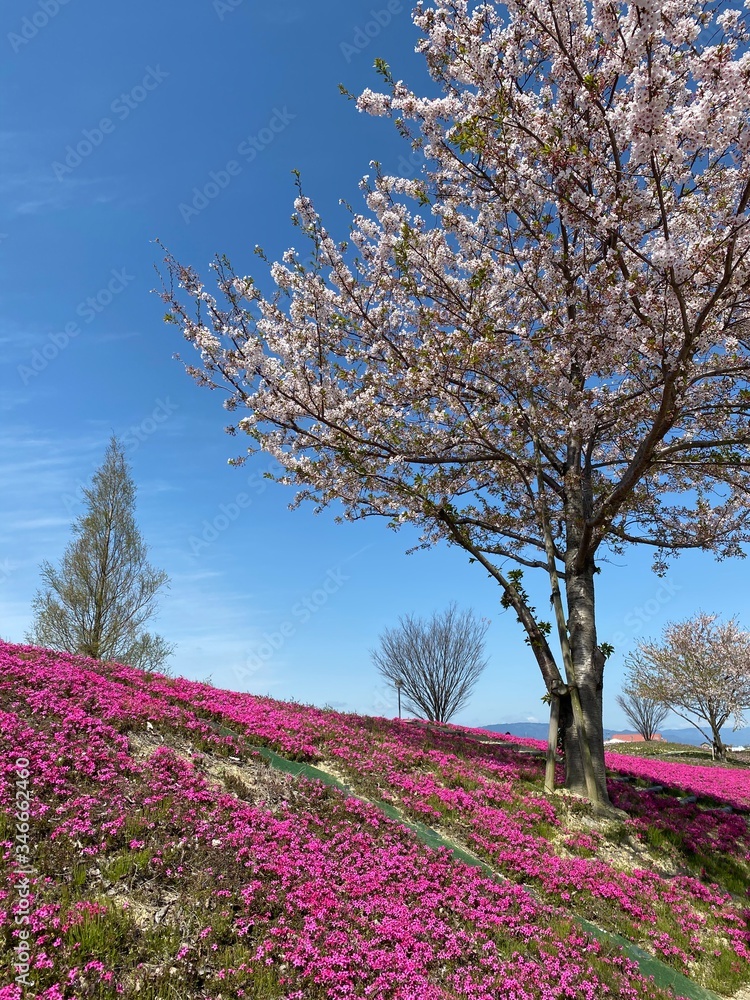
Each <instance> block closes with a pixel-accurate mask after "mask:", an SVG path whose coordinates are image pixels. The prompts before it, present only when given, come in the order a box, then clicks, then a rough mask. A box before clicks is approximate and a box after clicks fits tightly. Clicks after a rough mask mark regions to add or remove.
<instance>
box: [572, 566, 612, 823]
mask: <svg viewBox="0 0 750 1000" xmlns="http://www.w3.org/2000/svg"><path fill="white" fill-rule="evenodd" d="M594 571H595V566H594V561H593V559H591V558H589V559H586V560H585V562H584V565H583V568H580V567H579V566H578V565H577V559H576V554H575V553H571V554H570V558H568V559H566V569H565V573H566V596H567V603H568V612H569V618H568V631H569V634H570V652H571V658H572V667H573V673H574V676H573V677H571V678H569V682H570V686H571V687H572V688H573V691H572V692H571V693H569V694H568V695H566V696H565V697H564V698H563V699H562V702H561V705H560V728H561V730H562V733H563V748H564V753H565V787H566V788H567V789H569V790H570V791H572V792H576V793H577V794H580V795H584V796H586V797H587V798H589V799H591V798H592V796H591V794H590V788H589V787H588V785H587V782H586V760H585V755H586V754H587V753H588V754H590V758H591V766H592V770H593V780H594V782H595V785H596V798H597V799H598V800H599V803H600V804H601V805H603V806H605V807H608V806H610V805H611V803H610V800H609V795H608V793H607V781H606V768H605V764H604V729H603V724H602V694H603V689H604V655H603V654H602V652H601V650H600V649H599V648H598V645H597V641H596V620H595V607H594ZM576 693H577V694H578V697H579V699H580V706H581V715H582V719H583V729H584V732H583V733H582V732H581V731H580V729H581V727H580V725H577V724H576V721H575V719H574V714H575V713H574V708H575V705H574V703H573V699H574V698H575V696H576Z"/></svg>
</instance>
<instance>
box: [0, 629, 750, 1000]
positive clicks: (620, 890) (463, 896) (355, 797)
mask: <svg viewBox="0 0 750 1000" xmlns="http://www.w3.org/2000/svg"><path fill="white" fill-rule="evenodd" d="M484 739H487V740H488V742H483V740H484ZM269 751H275V753H276V754H278V755H280V757H281V758H284V759H285V760H286V761H287V762H288V761H291V760H297V761H302V762H304V761H308V762H312V763H315V765H316V767H318V768H320V769H322V770H323V771H324V772H327V773H330V774H333V775H335V776H337V777H338V778H339V779H340V780H341V781H342V782H343V783H345V785H346V786H347V787H348V788H349V789H350V791H351V794H346V793H344V792H341V791H338V790H336V789H334V788H330V787H327V786H325V785H324V784H322V783H321V782H318V781H310V780H306V779H305V778H304V777H299V778H294V777H292V776H290V775H288V774H284V773H282V772H281V771H279V770H276V769H274V768H273V767H271V766H269V764H268V762H267V760H266V757H264V756H263V754H265V755H266V756H268V753H269ZM275 759H278V758H275ZM628 763H631V759H629V760H628ZM542 769H543V762H542V761H540V760H538V759H537V758H536V757H535V756H534V752H533V747H532V746H529V745H526V746H523V745H518V743H515V744H511V743H507V742H506V743H503V741H502V740H497V739H492V740H490V735H489V734H483V733H481V732H476V731H469V730H462V729H460V728H458V727H449V728H448V729H447V730H444V731H443V730H434V731H433V730H432V729H429V728H428V729H426V728H424V727H417V726H410V725H408V724H405V723H403V724H399V723H398V722H388V721H386V720H383V719H371V718H366V717H357V716H351V715H339V714H337V713H334V712H329V711H321V710H318V709H314V708H307V707H304V706H299V705H286V704H282V703H278V702H273V701H271V700H269V699H265V698H255V697H253V696H251V695H246V694H236V693H232V692H226V691H219V690H216V689H214V688H212V687H210V686H209V685H205V684H196V683H193V682H189V681H186V680H182V679H167V678H164V677H161V676H155V675H147V674H144V673H141V672H139V671H136V670H133V669H132V668H129V667H125V666H121V665H117V664H106V665H105V664H100V663H95V662H93V661H90V660H85V659H82V658H76V657H71V656H67V655H64V654H57V653H52V652H49V651H45V650H39V649H34V648H30V647H21V646H10V645H7V644H2V645H0V841H1V842H2V852H3V865H4V867H5V869H6V872H7V876H8V877H7V878H5V879H4V880H3V883H2V889H0V922H1V923H2V930H1V931H0V933H2V934H3V935H4V943H5V944H6V946H7V947H6V948H5V949H4V950H3V952H2V956H3V957H2V958H0V984H1V983H3V982H4V983H6V984H7V985H6V986H4V987H3V986H2V985H0V1000H18V998H20V997H21V996H22V995H23V994H22V990H23V989H32V988H33V991H34V994H33V995H37V996H39V997H41V998H43V1000H60V998H73V997H76V998H78V997H116V996H123V997H130V996H132V997H136V996H138V997H165V998H166V997H201V998H209V997H210V998H218V997H235V996H242V997H253V998H286V1000H291V998H300V1000H301V998H303V997H304V998H305V1000H307V998H310V1000H314V998H344V997H356V996H370V997H377V998H393V1000H420V998H422V1000H438V998H449V997H450V998H458V997H462V998H463V997H466V998H475V1000H480V998H481V1000H490V998H493V1000H494V998H496V997H499V996H502V997H509V998H517V1000H522V998H523V1000H527V998H533V1000H542V998H545V1000H547V998H557V997H560V998H563V997H571V998H592V1000H593V998H595V997H596V998H598V997H606V996H611V997H626V998H627V997H632V998H643V1000H645V998H660V997H662V996H664V997H666V996H667V994H666V993H663V992H662V991H661V989H660V988H659V987H658V986H657V985H655V984H654V983H653V982H650V981H648V980H647V979H645V978H644V977H643V975H642V974H641V973H639V971H638V970H637V967H636V966H635V965H633V963H632V961H631V960H630V959H629V958H628V957H627V956H626V955H624V954H623V953H622V952H621V951H620V950H619V949H618V948H617V947H615V946H613V945H612V944H611V943H609V942H608V941H607V939H606V938H604V939H603V941H602V940H597V939H595V938H592V937H590V936H589V935H588V934H587V933H586V932H584V931H583V930H582V929H581V924H580V923H579V922H578V918H584V919H586V920H590V921H592V922H593V923H594V924H596V925H597V926H599V927H603V928H605V929H607V930H610V931H619V932H620V933H622V934H624V935H625V937H627V938H629V939H630V940H633V941H637V942H638V943H639V944H640V945H641V946H642V947H643V948H645V949H647V950H648V951H649V952H650V953H651V954H652V955H654V956H655V957H657V958H659V959H660V960H661V961H662V962H664V963H666V964H667V965H669V966H670V967H671V968H673V969H674V970H677V971H678V972H680V973H682V974H684V975H686V976H688V977H689V978H690V979H692V980H693V981H694V982H698V983H702V984H703V985H704V986H706V987H709V988H712V989H714V990H717V991H720V992H723V993H726V994H729V993H731V992H733V991H734V990H735V989H736V988H737V987H738V986H739V985H740V984H742V983H743V982H746V981H748V980H750V950H749V948H748V945H749V944H750V940H749V937H748V922H747V917H748V913H747V909H746V906H747V899H746V896H745V887H746V885H747V876H748V871H750V868H749V866H748V855H749V854H750V838H749V837H748V827H747V822H746V817H745V816H744V814H738V813H736V812H732V813H725V812H722V811H718V810H716V809H715V808H712V806H713V805H714V803H710V802H705V801H701V800H699V801H698V802H693V803H687V804H682V803H680V802H679V800H678V798H677V797H675V796H665V795H663V794H662V795H657V794H654V793H648V792H642V791H638V790H637V787H636V786H635V783H633V782H626V781H617V780H613V781H612V782H611V790H612V796H613V798H614V799H615V801H616V802H617V804H618V805H619V806H620V807H621V808H622V809H623V810H624V818H623V820H622V821H617V820H613V821H610V822H607V823H605V824H603V823H602V822H601V821H599V820H596V819H595V818H594V817H592V816H590V815H589V813H588V807H587V806H586V805H585V804H583V803H580V802H574V801H572V800H565V799H564V798H548V797H545V796H544V795H543V793H542ZM711 774H712V778H713V782H714V784H713V787H712V789H711V792H712V795H713V796H714V797H716V796H718V797H719V798H720V797H721V795H722V791H721V788H720V787H719V784H718V783H720V781H721V780H722V777H721V776H723V775H724V772H723V771H721V772H720V771H718V770H717V769H714V770H712V772H711ZM733 775H734V772H730V771H727V772H726V780H727V782H729V783H730V784H731V788H730V790H729V797H730V798H731V799H732V801H734V802H735V803H737V804H740V803H741V802H742V801H743V799H742V796H743V795H746V794H747V787H746V786H742V783H741V782H740V783H737V782H734V783H732V782H731V779H732V777H733ZM616 777H617V775H613V779H614V778H616ZM681 787H683V788H684V787H686V786H684V785H682V786H681ZM743 787H744V791H743ZM383 802H385V803H388V805H389V807H390V809H389V813H390V816H391V818H389V817H388V816H386V815H384V813H383V811H382V809H381V808H380V806H379V803H383ZM19 809H20V815H23V810H24V809H27V811H28V821H27V822H26V823H25V822H24V821H20V822H19V820H18V816H19ZM625 814H627V817H625ZM393 817H395V818H393ZM417 820H419V821H422V822H426V823H428V824H429V825H430V826H431V827H433V828H434V829H436V830H438V831H439V832H440V833H441V834H442V835H443V837H444V838H446V839H447V840H448V841H449V842H451V843H452V844H455V845H457V846H459V847H461V848H464V849H465V850H467V851H468V852H471V853H472V854H473V855H475V856H476V857H477V858H478V859H481V861H482V862H484V865H485V868H484V869H482V868H478V867H475V866H471V865H468V864H466V863H464V862H463V861H461V860H458V857H452V856H451V854H450V852H449V851H448V850H445V849H438V850H435V849H431V848H429V847H426V846H424V844H422V843H420V841H419V839H418V838H417V836H415V833H414V831H413V830H412V829H411V828H410V827H409V825H408V823H409V822H410V821H411V822H413V821H417ZM24 825H26V826H27V829H26V830H24V829H23V827H24ZM19 970H20V971H19ZM19 976H20V980H18V981H17V978H18V977H19Z"/></svg>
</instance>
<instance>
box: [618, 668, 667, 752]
mask: <svg viewBox="0 0 750 1000" xmlns="http://www.w3.org/2000/svg"><path fill="white" fill-rule="evenodd" d="M616 700H617V704H618V705H619V706H620V708H621V709H622V710H623V712H624V713H625V715H626V717H627V719H628V721H629V722H630V723H631V725H632V726H633V727H634V729H635V731H636V732H637V733H638V734H639V735H641V736H642V737H643V738H644V740H653V739H655V738H656V733H657V730H658V729H659V726H660V725H661V724H662V722H664V720H665V719H666V717H667V716H668V715H669V707H668V706H667V705H663V704H662V703H661V702H660V701H655V700H654V699H653V698H651V697H650V696H649V695H648V694H646V693H645V692H641V691H639V690H638V688H637V687H636V686H635V685H633V684H632V683H630V682H628V683H626V684H624V685H623V688H622V694H618V696H617V699H616Z"/></svg>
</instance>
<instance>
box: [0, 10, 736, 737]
mask: <svg viewBox="0 0 750 1000" xmlns="http://www.w3.org/2000/svg"><path fill="white" fill-rule="evenodd" d="M416 37H417V36H416V32H415V29H414V28H413V26H412V24H411V20H410V17H409V5H408V4H406V3H400V2H398V0H390V2H389V0H374V2H372V0H369V2H361V0H346V2H344V0H327V2H325V3H321V4H310V3H303V2H302V0H300V2H293V0H274V3H273V4H270V3H266V4H261V3H257V2H253V0H184V2H183V3H182V4H180V5H171V4H169V5H168V4H164V5H162V4H154V3H153V2H148V3H147V2H146V0H130V2H129V3H128V4H122V5H110V4H101V3H94V2H93V0H67V2H65V3H60V0H34V2H31V0H21V2H19V3H17V4H14V5H13V7H12V9H11V8H10V7H9V6H6V8H4V10H3V13H2V31H1V32H0V45H2V46H3V47H4V53H3V58H2V68H0V74H1V75H2V87H1V88H0V90H1V93H2V97H1V98H0V100H1V101H2V118H1V120H0V158H1V162H2V170H1V171H0V193H1V195H2V197H0V258H1V259H2V267H1V268H0V282H1V283H2V289H1V291H2V298H1V299H0V302H1V303H2V304H1V305H0V361H1V363H2V368H1V369H0V370H1V372H2V375H1V379H2V402H0V408H1V410H2V423H1V424H0V478H1V480H2V484H3V488H2V490H0V505H2V509H1V510H0V635H2V637H3V638H5V639H8V640H11V641H15V642H20V641H23V638H24V633H25V632H26V630H27V628H28V627H29V625H30V621H31V611H30V609H31V601H32V598H33V596H34V593H35V590H36V589H37V587H38V585H39V563H40V562H41V561H42V559H45V558H46V559H49V560H51V561H52V562H56V561H57V560H58V559H59V558H60V556H61V555H62V553H63V550H64V548H65V545H66V544H67V542H68V541H69V539H70V524H71V521H72V520H73V518H75V517H76V516H77V515H78V514H79V513H81V510H82V507H81V504H80V487H81V486H82V485H83V484H85V483H87V482H88V481H89V479H90V477H91V475H92V473H93V472H94V470H95V469H96V467H97V466H98V465H99V464H100V463H101V460H102V456H103V453H104V449H105V447H106V444H107V440H108V439H109V437H110V435H111V434H112V433H113V432H114V433H115V434H117V435H119V436H120V437H121V438H122V440H123V442H124V444H125V448H126V454H127V457H128V460H129V461H130V463H131V466H132V470H133V476H134V479H135V481H136V483H137V485H138V489H139V497H138V508H137V521H138V524H139V526H140V528H141V530H142V533H143V535H144V537H145V539H146V540H147V542H148V543H149V545H150V547H151V558H152V561H153V562H154V564H155V565H156V566H158V567H159V568H163V569H165V570H166V571H167V572H168V574H169V576H170V577H171V581H172V582H171V589H170V590H169V592H168V593H166V594H165V595H164V597H163V599H162V600H161V602H160V610H161V613H160V617H159V619H158V621H157V623H156V627H157V629H158V630H159V631H160V632H161V633H162V634H164V635H165V636H166V637H167V638H168V639H169V640H170V641H172V642H175V643H176V644H177V651H176V654H175V656H174V658H173V659H172V661H171V666H172V669H173V670H174V671H175V672H176V673H179V674H183V675H185V676H188V677H192V678H196V679H203V678H205V677H207V676H211V677H212V678H213V681H214V683H216V684H217V685H220V686H222V687H228V688H233V689H238V690H249V691H253V692H256V693H261V694H271V695H272V696H274V697H278V698H286V699H289V698H296V699H297V700H299V701H304V702H314V703H316V704H319V705H324V704H330V705H333V706H334V707H338V708H342V709H345V710H357V711H362V712H367V713H372V714H386V715H388V714H393V713H394V712H395V707H394V701H393V695H392V692H389V691H388V690H387V689H386V688H384V687H383V685H382V684H381V683H380V682H379V680H378V676H377V674H376V673H375V671H374V668H373V667H372V666H371V663H370V658H369V650H370V649H371V648H372V647H373V646H375V644H376V643H377V637H378V634H379V633H380V632H381V631H382V630H383V629H384V628H385V627H388V626H392V625H394V624H396V622H397V619H398V616H399V615H400V614H403V613H406V612H411V613H416V614H420V615H428V614H430V613H431V612H432V611H434V610H439V609H442V608H444V607H446V606H447V605H448V603H449V602H450V601H452V600H456V601H457V602H458V603H459V605H461V606H463V607H472V608H474V609H475V611H476V612H477V614H479V615H481V616H483V617H486V618H489V619H490V620H491V623H492V624H491V628H490V630H489V633H488V639H487V652H488V655H489V659H490V664H489V667H488V669H487V671H486V673H485V674H484V676H483V678H482V680H481V682H480V684H479V686H478V687H477V690H476V693H475V695H474V697H473V699H472V701H471V703H470V705H469V706H468V707H467V708H466V709H465V710H464V711H463V712H462V713H461V714H460V716H458V717H457V718H456V721H460V722H463V723H465V724H467V725H479V724H488V723H495V722H512V721H523V720H526V719H543V718H544V714H545V710H544V706H543V705H542V704H541V702H540V698H541V695H542V694H543V691H544V688H543V685H542V681H541V678H540V676H539V673H538V671H537V669H536V667H535V665H534V662H533V659H532V657H531V655H530V651H529V650H528V648H527V647H526V646H525V645H524V643H523V640H522V635H521V633H520V627H519V626H518V625H517V623H516V622H515V620H514V616H513V615H512V614H510V613H508V612H503V611H502V609H501V608H500V604H499V596H500V595H499V591H498V588H497V586H496V585H495V584H493V582H492V581H490V580H488V579H487V578H486V576H485V575H484V573H483V572H482V571H481V570H479V569H477V567H476V566H470V565H469V564H468V560H467V558H466V556H465V555H462V554H461V553H460V552H459V551H457V550H449V549H435V550H432V551H430V552H419V553H416V554H414V555H411V556H407V555H406V554H405V551H406V549H407V548H409V547H410V546H411V545H412V544H413V543H414V541H415V537H414V534H413V532H410V531H409V530H402V531H401V532H400V533H394V532H391V531H389V530H388V529H387V528H386V526H385V523H384V522H383V521H378V520H375V519H373V520H370V521H367V522H364V523H359V524H354V525H336V524H335V523H334V520H333V514H332V513H324V514H322V515H319V516H315V515H314V514H313V512H312V508H311V507H304V508H301V509H299V510H297V511H289V510H288V504H289V503H290V502H291V500H292V495H291V493H290V492H289V491H287V490H284V489H283V488H281V487H278V486H276V485H274V484H269V483H268V482H267V481H265V480H264V479H263V476H262V474H263V472H264V471H265V470H266V469H268V468H269V467H270V460H269V459H267V458H264V457H262V456H260V457H257V458H254V459H253V460H252V461H251V462H249V463H248V464H247V465H245V466H244V467H243V468H241V469H232V468H230V467H228V466H227V459H228V458H229V457H232V456H234V455H235V454H237V449H238V443H237V440H232V439H231V438H229V437H227V436H226V434H225V433H224V432H223V426H224V424H225V423H226V420H225V419H224V412H223V410H222V409H221V407H220V400H219V398H218V396H217V395H216V394H211V393H208V392H205V391H200V390H198V389H197V388H196V387H195V386H194V384H193V383H192V381H191V380H190V379H189V378H188V377H187V375H186V374H185V373H184V371H183V369H182V367H181V366H180V364H179V363H178V362H176V361H175V360H173V358H172V355H173V354H174V353H175V352H176V351H180V350H181V349H182V347H183V346H187V345H184V344H183V341H182V340H181V337H180V335H179V332H178V331H176V329H175V328H174V327H169V326H165V325H164V324H163V323H162V315H163V312H164V307H163V304H162V303H161V301H160V300H159V298H158V296H157V295H155V294H150V293H151V290H152V289H153V288H155V287H156V286H157V284H158V277H157V275H156V273H155V271H154V265H155V264H158V263H159V262H160V253H159V250H158V247H157V246H156V245H155V244H154V242H153V241H154V240H155V239H156V238H159V239H161V240H162V242H163V243H164V244H165V245H166V246H167V247H169V249H170V250H171V251H172V252H173V253H174V254H175V256H177V257H178V259H180V260H181V261H183V262H184V263H189V264H193V265H194V266H196V267H197V268H198V269H199V270H200V271H201V272H202V273H203V274H207V273H208V264H209V262H210V260H211V259H212V257H213V255H214V254H215V253H217V252H220V253H227V254H228V255H229V257H230V258H231V259H232V261H233V263H234V264H235V266H236V267H237V269H238V271H239V272H240V273H248V272H251V271H252V272H254V273H256V274H258V273H259V272H258V268H257V266H256V265H257V264H258V261H257V258H255V257H254V256H253V253H252V250H253V247H254V246H255V245H256V244H260V245H261V246H263V247H264V249H265V250H266V252H267V253H268V255H269V256H270V257H271V258H272V259H277V258H278V257H280V255H281V254H282V253H283V251H284V249H286V247H287V246H289V245H291V244H293V242H294V237H295V235H296V233H295V231H294V230H293V228H292V226H291V224H290V221H289V220H290V215H291V212H292V201H293V198H294V195H295V190H294V185H293V178H292V175H291V171H292V170H293V169H298V170H300V171H301V174H302V180H303V185H304V188H305V191H306V193H307V194H309V195H310V196H311V197H312V198H313V199H314V201H315V203H316V206H317V207H318V208H319V209H320V210H321V212H322V214H323V216H324V218H325V220H326V224H327V226H328V228H329V229H330V230H331V231H332V232H333V233H334V234H336V233H340V234H341V235H342V236H344V235H345V234H346V226H347V217H346V214H345V212H344V211H343V210H342V209H341V208H340V207H339V206H338V200H339V198H344V199H347V200H349V201H350V202H352V203H353V204H355V205H357V204H358V199H359V193H358V187H357V185H358V181H359V179H360V177H361V176H362V175H363V174H365V173H370V172H371V168H370V167H369V161H370V160H372V159H378V160H380V161H381V163H382V164H383V167H384V169H385V170H386V172H402V173H403V172H405V171H406V170H409V171H410V172H415V171H416V167H415V166H414V165H413V164H412V165H411V166H410V165H409V162H408V157H409V154H410V150H409V149H408V147H405V146H404V145H403V143H402V141H401V140H400V139H399V138H398V136H397V135H396V134H395V131H394V130H393V128H392V126H391V125H390V124H389V123H388V122H387V121H386V120H384V119H372V118H368V117H366V116H363V115H360V114H358V113H357V111H356V109H355V108H354V106H353V104H352V103H351V102H350V101H347V100H346V99H345V98H344V97H342V96H341V95H340V94H339V92H338V84H339V83H343V84H344V85H345V86H346V87H347V88H348V89H349V90H351V91H353V92H358V91H360V90H361V89H363V88H364V87H366V86H372V87H373V88H375V89H377V86H378V81H377V77H376V75H375V73H374V71H373V69H372V64H373V61H374V59H375V58H376V57H380V58H383V59H385V60H386V61H387V62H388V63H389V64H390V65H391V67H392V69H393V71H394V74H395V76H396V77H397V78H403V79H405V80H407V81H408V82H410V83H412V84H413V85H414V86H415V87H424V85H425V77H424V70H423V67H422V63H421V60H420V59H419V58H418V57H417V56H415V55H414V52H413V48H414V44H415V40H416ZM746 575H747V567H746V566H745V565H744V564H743V563H741V562H731V563H722V564H719V563H716V562H714V561H713V560H712V559H711V558H710V557H708V556H701V555H690V556H687V557H683V558H682V559H680V560H679V562H678V563H676V564H675V566H674V567H673V568H672V569H671V570H670V572H669V574H668V576H667V578H666V580H659V579H657V578H656V577H654V576H653V575H652V574H651V573H650V569H649V556H648V553H642V554H641V553H635V552H630V553H628V554H627V555H626V556H625V557H622V558H619V559H617V560H616V565H615V564H610V565H605V566H604V567H603V572H602V575H601V577H599V592H598V593H599V597H598V601H599V604H598V612H599V634H600V638H601V639H602V640H607V641H610V642H613V643H614V645H615V646H616V647H617V652H616V654H615V656H614V657H613V658H612V660H611V661H610V664H609V665H608V668H607V675H606V687H605V724H606V725H609V726H613V727H620V726H622V725H624V719H623V716H622V713H621V712H620V711H619V709H618V708H617V706H616V704H615V701H614V698H615V695H616V694H617V693H618V690H619V685H620V681H621V678H622V658H623V655H624V654H625V653H626V652H627V651H628V649H629V648H632V645H633V643H634V642H635V640H636V638H637V637H638V636H639V635H641V634H644V635H656V634H658V633H659V632H660V631H661V628H662V627H663V625H664V624H665V623H666V621H668V620H670V619H675V618H682V617H687V616H688V615H691V614H693V613H694V612H695V611H696V610H698V609H699V608H704V609H705V610H708V611H718V612H721V613H724V614H727V615H731V614H739V615H740V617H741V619H742V620H743V621H744V623H745V624H747V623H748V621H750V615H748V602H749V600H750V598H748V596H747V594H748V592H750V588H748V587H747V585H746ZM526 582H527V584H528V585H529V590H530V591H531V592H532V594H533V595H534V596H535V597H536V601H537V606H538V607H539V608H540V609H542V608H543V607H544V606H545V603H546V597H545V596H544V595H545V592H544V588H543V585H542V589H540V590H536V589H535V587H534V585H533V583H532V581H531V577H529V579H528V580H527V581H526Z"/></svg>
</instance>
